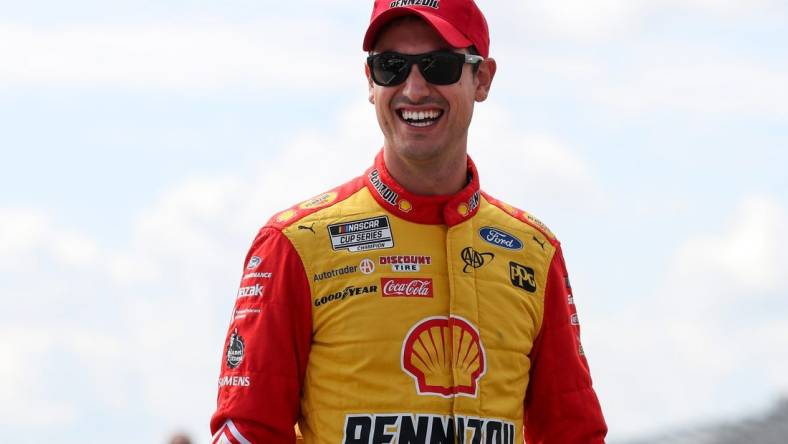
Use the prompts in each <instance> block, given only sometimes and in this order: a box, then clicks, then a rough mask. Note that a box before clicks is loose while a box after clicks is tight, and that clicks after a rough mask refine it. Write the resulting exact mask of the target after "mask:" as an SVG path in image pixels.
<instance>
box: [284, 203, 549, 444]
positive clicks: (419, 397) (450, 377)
mask: <svg viewBox="0 0 788 444" xmlns="http://www.w3.org/2000/svg"><path fill="white" fill-rule="evenodd" d="M377 216H387V217H388V220H389V222H390V229H391V233H392V236H393V247H392V248H385V249H377V250H371V251H364V252H349V251H346V250H339V251H333V252H332V253H333V254H325V251H326V247H327V246H328V247H329V248H330V247H331V239H330V235H329V230H328V226H329V225H331V224H337V223H342V222H352V221H357V220H363V219H368V218H373V217H377ZM298 225H301V226H310V227H311V228H312V230H306V229H299V228H298ZM484 227H493V228H497V229H500V230H503V231H505V232H506V233H508V234H509V235H512V236H514V237H516V238H517V239H518V240H520V241H521V242H522V244H523V247H522V248H521V249H519V250H511V249H507V248H502V247H500V246H497V245H494V244H491V243H489V242H486V241H485V240H484V239H483V238H482V237H481V235H480V230H481V229H482V228H484ZM313 231H314V232H313ZM284 233H285V234H286V235H287V236H288V237H289V239H290V240H291V242H292V243H293V245H294V247H295V248H296V250H297V251H298V253H299V254H300V256H301V257H302V259H303V263H304V266H305V272H306V274H307V278H308V280H309V282H310V286H311V290H312V297H313V306H312V314H313V343H312V349H311V352H310V356H309V366H308V369H307V375H306V379H305V381H304V388H303V397H302V415H303V416H305V417H306V419H305V420H303V419H302V421H301V423H300V425H301V432H302V433H303V435H304V439H305V442H307V443H337V442H342V438H343V436H344V432H345V424H346V420H347V418H348V415H365V414H369V415H371V414H382V413H397V414H433V415H466V416H473V417H484V418H495V419H499V420H504V421H509V422H511V423H513V424H514V430H516V436H515V437H514V442H522V414H523V406H522V401H523V398H524V395H525V390H526V388H527V384H528V371H529V369H530V360H529V358H528V354H529V353H530V350H531V347H532V345H533V340H534V339H535V337H536V335H537V334H538V331H539V327H540V325H541V322H542V316H543V310H544V289H545V282H546V278H547V271H548V268H549V264H550V261H551V259H552V256H553V254H554V253H555V249H554V247H553V246H552V245H551V244H550V242H549V241H548V242H544V241H545V239H544V236H543V235H542V234H541V233H540V232H539V231H538V230H536V229H535V228H533V227H531V226H529V225H528V224H526V223H524V222H522V221H519V220H517V219H515V218H514V217H512V216H510V215H509V214H507V213H506V212H504V211H502V210H500V209H499V208H497V207H495V206H493V205H491V204H489V203H488V202H487V201H486V200H484V199H482V202H481V206H480V209H479V212H478V214H477V215H476V216H474V217H473V218H471V219H469V220H467V221H465V222H464V223H461V224H459V225H456V226H453V227H451V228H447V227H446V226H443V225H423V224H415V223H412V222H408V221H405V220H403V219H400V218H398V217H396V216H394V215H392V214H389V213H386V212H385V210H384V209H382V208H381V207H380V206H379V205H377V203H376V202H375V201H374V199H373V198H372V196H371V195H370V193H369V191H368V189H367V188H363V189H361V190H359V191H358V192H357V193H355V194H354V195H352V196H351V197H350V198H348V199H346V200H343V201H342V202H339V203H337V204H334V205H332V206H329V207H327V208H325V209H322V210H320V211H318V212H316V213H314V214H312V215H310V216H307V217H306V218H304V219H303V220H301V221H299V222H298V224H295V225H293V226H290V227H288V228H287V229H285V230H284ZM533 238H535V239H536V240H538V241H539V242H543V244H540V243H539V242H537V241H536V240H534V239H533ZM468 248H471V249H472V251H473V252H475V253H476V254H478V255H479V256H477V258H481V260H482V262H484V263H483V264H481V265H480V264H479V263H478V262H477V263H476V265H479V266H478V268H475V267H474V266H472V265H469V264H467V263H466V262H465V261H464V260H463V252H464V251H466V253H467V251H468V250H466V249H468ZM329 251H331V250H329ZM388 256H416V257H429V262H430V263H429V264H428V265H427V264H420V265H419V266H418V271H395V270H394V267H393V266H392V265H390V264H383V263H382V259H381V257H388ZM365 260H369V261H371V263H373V264H374V271H371V272H370V273H369V274H366V273H364V272H363V271H362V269H364V266H363V264H362V262H364V261H365ZM510 262H515V263H517V264H520V265H522V266H525V267H528V268H530V269H532V270H533V271H534V273H533V274H534V276H533V277H534V279H533V281H534V283H535V287H536V290H535V291H533V292H528V291H524V290H523V289H521V288H517V287H515V286H514V285H513V284H512V276H511V275H510V270H511V268H510ZM367 264H369V262H367ZM366 271H369V270H366ZM408 278H418V279H421V280H431V290H432V297H414V296H410V297H406V296H395V297H390V296H383V287H384V282H386V281H387V280H390V279H400V280H401V279H405V280H407V279H408ZM346 288H350V289H349V290H348V291H345V290H346ZM332 295H335V297H333V298H330V297H331V296H332ZM449 318H451V320H448V319H449ZM466 321H467V324H466ZM474 334H476V335H478V341H477V340H475V339H474ZM409 339H412V347H410V348H407V347H405V345H406V343H407V342H408V340H409ZM283 340H287V339H286V338H283ZM406 348H407V350H408V351H407V352H403V350H405V349H406ZM477 355H478V356H479V357H480V358H479V357H476V356H477ZM482 362H483V366H484V368H483V373H482V374H481V375H480V376H478V377H477V378H473V377H472V374H473V373H474V371H478V370H479V366H480V364H481V363H482ZM407 368H410V370H407ZM414 373H415V375H414ZM419 381H421V382H419ZM420 384H421V385H420ZM474 384H475V388H474V387H472V386H474ZM460 386H462V387H467V389H465V390H467V391H469V392H470V393H460V394H459V395H457V396H451V395H450V394H449V395H447V394H439V393H436V392H439V391H441V390H443V388H445V389H450V388H451V387H455V388H456V387H460ZM435 387H438V388H437V389H436V388H435ZM394 428H396V427H394Z"/></svg>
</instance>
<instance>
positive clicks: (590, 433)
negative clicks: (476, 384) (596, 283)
mask: <svg viewBox="0 0 788 444" xmlns="http://www.w3.org/2000/svg"><path fill="white" fill-rule="evenodd" d="M571 298H572V295H571V292H570V288H569V278H568V274H567V272H566V265H565V264H564V258H563V254H562V252H561V246H560V244H559V245H557V250H556V253H555V255H554V257H553V260H552V262H551V264H550V271H549V272H548V276H547V285H546V289H545V308H544V319H543V322H542V328H541V331H540V332H539V336H538V337H537V339H536V341H535V343H534V348H533V350H532V352H531V360H532V365H531V380H530V383H529V385H528V392H527V393H526V397H525V418H524V424H525V438H526V442H527V443H528V444H541V443H549V444H554V443H555V444H574V443H582V444H589V443H604V442H605V435H606V434H607V425H605V419H604V417H603V416H602V409H601V408H600V406H599V400H598V399H597V396H596V393H595V392H594V389H593V388H592V387H591V374H590V372H589V369H588V362H587V361H586V358H585V355H584V353H583V351H582V346H581V344H580V326H579V325H578V322H577V311H576V310H575V306H574V301H573V300H572V299H571Z"/></svg>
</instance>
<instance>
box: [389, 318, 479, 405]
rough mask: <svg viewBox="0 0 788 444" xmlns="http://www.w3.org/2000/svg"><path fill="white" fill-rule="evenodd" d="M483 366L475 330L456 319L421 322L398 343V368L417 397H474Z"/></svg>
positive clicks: (464, 321) (433, 319)
mask: <svg viewBox="0 0 788 444" xmlns="http://www.w3.org/2000/svg"><path fill="white" fill-rule="evenodd" d="M486 363H487V360H486V358H485V353H484V346H483V345H482V341H481V338H480V336H479V331H478V330H477V329H476V327H474V326H473V324H471V323H470V322H468V321H466V320H465V319H463V318H461V317H459V316H451V317H448V318H447V317H430V318H426V319H423V320H421V321H419V322H418V323H416V325H414V326H413V327H412V328H411V329H410V331H409V332H408V334H407V335H406V336H405V340H404V341H403V343H402V369H403V371H404V372H405V373H406V374H408V375H409V376H411V377H412V378H413V380H414V381H415V383H416V391H417V392H418V394H420V395H437V396H441V397H444V398H451V397H454V396H469V397H473V398H475V397H476V395H477V393H478V389H479V385H478V382H479V379H481V377H482V376H483V375H484V373H485V371H486Z"/></svg>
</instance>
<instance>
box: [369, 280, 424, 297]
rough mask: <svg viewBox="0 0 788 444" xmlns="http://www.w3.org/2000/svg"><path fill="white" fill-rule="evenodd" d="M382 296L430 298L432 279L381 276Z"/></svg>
mask: <svg viewBox="0 0 788 444" xmlns="http://www.w3.org/2000/svg"><path fill="white" fill-rule="evenodd" d="M380 284H381V287H383V297H407V298H431V297H432V279H429V278H424V279H400V278H382V279H381V280H380Z"/></svg>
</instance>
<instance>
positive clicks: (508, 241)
mask: <svg viewBox="0 0 788 444" xmlns="http://www.w3.org/2000/svg"><path fill="white" fill-rule="evenodd" d="M479 236H480V237H481V238H482V239H483V240H484V241H485V242H487V243H488V244H493V245H495V246H497V247H501V248H505V249H507V250H522V248H523V243H522V241H520V239H517V238H516V237H515V236H513V235H511V234H509V233H507V232H505V231H503V230H500V229H498V228H492V227H484V228H482V229H481V230H479Z"/></svg>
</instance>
